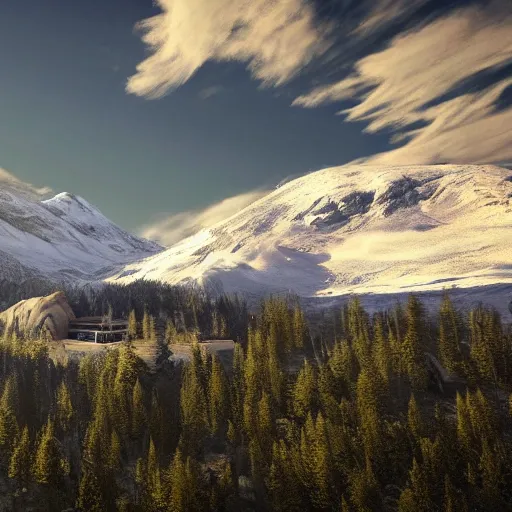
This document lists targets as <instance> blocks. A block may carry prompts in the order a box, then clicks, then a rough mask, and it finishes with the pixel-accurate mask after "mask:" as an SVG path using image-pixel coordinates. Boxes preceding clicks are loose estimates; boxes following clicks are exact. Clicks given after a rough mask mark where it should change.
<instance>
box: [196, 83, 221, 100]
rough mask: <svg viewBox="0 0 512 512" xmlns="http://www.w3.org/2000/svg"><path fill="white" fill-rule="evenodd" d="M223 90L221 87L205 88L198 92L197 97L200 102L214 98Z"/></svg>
mask: <svg viewBox="0 0 512 512" xmlns="http://www.w3.org/2000/svg"><path fill="white" fill-rule="evenodd" d="M224 90H225V88H224V87H223V86H222V85H212V86H211V87H205V88H204V89H201V90H200V91H199V97H200V98H201V99H202V100H207V99H208V98H211V97H212V96H216V95H217V94H220V93H222V92H224Z"/></svg>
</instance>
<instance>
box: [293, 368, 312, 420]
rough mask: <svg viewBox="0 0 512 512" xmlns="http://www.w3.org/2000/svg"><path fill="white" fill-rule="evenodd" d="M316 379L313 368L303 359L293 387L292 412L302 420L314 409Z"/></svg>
mask: <svg viewBox="0 0 512 512" xmlns="http://www.w3.org/2000/svg"><path fill="white" fill-rule="evenodd" d="M316 389H317V379H316V374H315V370H314V368H313V367H312V366H311V364H310V363H309V362H308V360H307V359H304V365H303V366H302V368H301V370H300V372H299V375H298V376H297V381H296V382H295V386H294V388H293V413H294V415H295V416H297V417H298V418H300V419H302V420H304V419H305V418H306V416H307V414H308V413H309V412H312V413H314V412H315V410H316V401H317V397H316Z"/></svg>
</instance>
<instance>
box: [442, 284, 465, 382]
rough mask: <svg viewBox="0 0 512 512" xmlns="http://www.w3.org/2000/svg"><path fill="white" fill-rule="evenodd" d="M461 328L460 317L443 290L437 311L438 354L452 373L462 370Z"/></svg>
mask: <svg viewBox="0 0 512 512" xmlns="http://www.w3.org/2000/svg"><path fill="white" fill-rule="evenodd" d="M461 329H462V326H461V319H460V317H459V315H458V313H457V312H456V311H455V308H454V307H453V304H452V302H451V300H450V296H449V295H448V293H447V292H445V293H444V295H443V300H442V302H441V309H440V312H439V355H440V356H441V362H442V363H443V365H444V367H445V368H446V369H447V370H448V371H449V372H453V373H455V372H460V371H461V370H462V353H461V348H460V343H461V336H462V333H461Z"/></svg>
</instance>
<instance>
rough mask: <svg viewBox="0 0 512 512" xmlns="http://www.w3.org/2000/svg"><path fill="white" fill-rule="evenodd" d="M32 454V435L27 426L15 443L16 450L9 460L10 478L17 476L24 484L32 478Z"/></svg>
mask: <svg viewBox="0 0 512 512" xmlns="http://www.w3.org/2000/svg"><path fill="white" fill-rule="evenodd" d="M31 463H32V454H31V450H30V437H29V434H28V428H27V427H26V426H25V427H24V428H23V431H22V433H21V436H19V438H18V439H17V441H16V444H15V445H14V450H13V453H12V456H11V460H10V461H9V473H8V474H9V478H15V479H16V480H18V481H19V482H20V483H22V484H26V483H27V482H28V481H29V478H30V469H31Z"/></svg>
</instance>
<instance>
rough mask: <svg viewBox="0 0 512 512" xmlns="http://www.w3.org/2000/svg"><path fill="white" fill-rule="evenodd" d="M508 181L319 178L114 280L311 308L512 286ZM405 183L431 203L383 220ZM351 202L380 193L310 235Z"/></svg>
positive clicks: (458, 171)
mask: <svg viewBox="0 0 512 512" xmlns="http://www.w3.org/2000/svg"><path fill="white" fill-rule="evenodd" d="M510 174H511V172H510V170H507V169H503V168H499V167H495V166H484V165H477V166H475V165H442V166H411V167H382V166H380V167H373V166H364V165H358V166H345V167H335V168H329V169H324V170H321V171H318V172H315V173H312V174H309V175H307V176H303V177H301V178H298V179H295V180H293V181H290V182H288V183H285V184H284V185H282V186H281V187H279V188H278V189H276V190H274V191H273V192H271V193H270V194H268V195H267V196H265V197H263V198H261V199H259V200H258V201H256V202H255V203H253V204H252V205H250V206H248V207H247V208H245V209H243V210H242V211H240V212H239V213H238V214H236V215H234V216H233V217H231V218H230V219H227V220H225V221H223V222H221V223H219V224H217V225H215V226H213V227H211V228H208V229H206V230H203V231H201V232H199V233H197V234H196V235H194V236H192V237H190V238H188V239H186V240H183V241H182V242H180V243H179V244H177V245H175V246H172V247H170V248H169V249H167V250H166V251H164V252H162V253H160V254H158V255H156V256H153V257H150V258H148V259H145V260H144V261H142V262H137V263H133V264H130V265H128V266H127V267H126V268H125V269H124V272H123V273H117V274H115V275H114V276H113V277H111V278H110V279H109V280H111V281H115V282H130V281H133V280H136V279H140V278H144V279H152V280H161V281H166V282H169V283H176V284H177V283H187V282H190V281H195V282H198V283H203V284H207V283H210V284H212V283H213V284H215V286H216V287H217V288H219V289H223V290H224V291H226V292H232V291H240V292H247V293H249V294H257V293H261V292H275V291H291V292H294V293H297V294H298V295H300V296H304V297H316V296H337V295H345V294H348V293H378V294H380V293H400V292H409V291H425V290H439V289H442V288H443V287H451V286H452V285H456V286H457V287H458V288H469V287H474V286H483V285H489V284H497V283H511V284H512V230H511V228H512V182H510V181H507V178H508V177H509V176H510ZM404 176H406V177H409V178H412V179H413V180H417V181H418V182H420V183H419V184H417V186H416V187H415V189H416V192H412V194H422V197H424V199H422V200H419V201H416V203H417V204H413V205H412V206H408V207H406V206H402V207H398V208H397V209H396V211H394V212H393V213H391V214H390V215H386V214H385V212H386V208H387V207H388V206H389V201H387V202H386V201H383V198H382V196H383V194H385V193H386V192H387V191H389V189H390V186H391V184H392V183H393V182H396V181H397V180H400V179H403V178H404ZM352 192H372V193H374V196H373V201H370V204H369V205H368V211H366V212H365V211H364V209H363V210H361V212H360V213H358V214H355V215H351V216H350V219H349V221H348V222H347V223H345V224H343V223H338V224H334V225H331V226H320V225H318V226H315V225H312V224H311V222H313V221H314V220H315V219H317V221H318V222H320V221H321V219H323V220H324V222H325V221H326V220H328V219H329V212H322V213H315V212H316V211H317V210H319V209H320V208H322V207H324V206H325V205H327V203H328V202H329V201H333V202H334V203H336V204H338V205H341V206H343V204H342V203H341V201H342V199H343V198H346V196H347V195H348V194H350V193H352ZM398 196H399V198H400V197H401V196H400V194H398ZM411 197H412V196H411ZM347 201H348V200H347ZM315 203H316V204H315ZM413 203H414V201H413ZM339 208H340V207H339ZM340 209H342V208H340Z"/></svg>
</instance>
